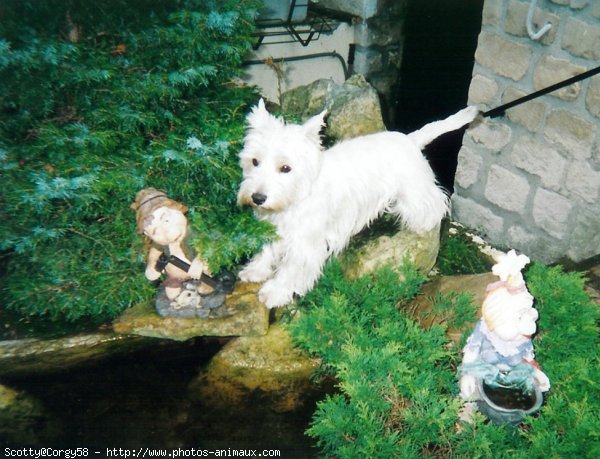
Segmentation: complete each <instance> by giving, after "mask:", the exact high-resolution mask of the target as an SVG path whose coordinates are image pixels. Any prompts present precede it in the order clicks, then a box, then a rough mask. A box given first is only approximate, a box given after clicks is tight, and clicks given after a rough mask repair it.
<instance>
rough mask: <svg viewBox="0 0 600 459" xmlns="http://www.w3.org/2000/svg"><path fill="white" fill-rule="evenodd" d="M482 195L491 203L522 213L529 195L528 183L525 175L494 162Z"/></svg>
mask: <svg viewBox="0 0 600 459" xmlns="http://www.w3.org/2000/svg"><path fill="white" fill-rule="evenodd" d="M484 195H485V197H486V199H487V200H488V201H490V202H491V203H494V204H496V205H497V206H499V207H501V208H503V209H506V210H509V211H511V212H517V213H518V214H522V213H523V211H524V210H525V204H526V203H527V196H528V195H529V183H527V179H526V178H525V177H523V176H521V175H518V174H515V173H513V172H511V171H509V170H507V169H505V168H503V167H501V166H498V165H495V164H494V165H492V166H491V167H490V170H489V172H488V176H487V180H486V184H485V191H484Z"/></svg>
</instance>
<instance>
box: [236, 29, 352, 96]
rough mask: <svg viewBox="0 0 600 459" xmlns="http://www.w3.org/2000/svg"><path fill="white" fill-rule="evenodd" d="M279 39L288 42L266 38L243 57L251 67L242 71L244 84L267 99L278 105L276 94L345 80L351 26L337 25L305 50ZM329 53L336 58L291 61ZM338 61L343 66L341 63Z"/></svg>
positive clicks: (298, 44)
mask: <svg viewBox="0 0 600 459" xmlns="http://www.w3.org/2000/svg"><path fill="white" fill-rule="evenodd" d="M298 28H299V29H300V28H303V27H301V26H299V27H298ZM304 28H305V27H304ZM275 29H276V28H272V29H267V30H275ZM280 29H281V28H280ZM302 37H303V38H305V37H306V34H302ZM283 39H290V37H289V36H287V37H286V36H283V37H281V36H278V37H267V38H265V39H264V43H263V44H261V45H260V46H259V47H258V49H256V50H255V51H253V52H252V53H251V54H250V55H248V56H247V57H246V59H247V61H249V62H252V64H251V65H247V66H246V67H245V69H246V75H245V78H244V80H245V81H246V82H247V83H248V84H252V85H256V86H258V87H259V88H260V92H261V93H262V94H263V95H264V96H265V97H267V99H269V100H271V101H273V102H275V103H278V104H280V103H281V101H280V100H279V98H280V97H279V96H280V94H281V93H283V92H286V91H288V90H290V89H293V88H296V87H298V86H302V85H306V84H309V83H312V82H313V81H315V80H318V79H321V78H328V79H331V80H333V81H334V82H335V83H337V84H342V83H343V82H344V81H345V80H346V75H345V73H344V64H346V65H347V62H348V52H349V48H350V44H351V43H353V42H354V26H353V25H350V24H346V23H340V24H337V25H335V30H333V32H332V33H327V34H321V35H320V37H319V39H318V40H314V41H311V42H310V43H309V44H308V46H302V44H300V43H299V42H293V43H280V41H282V40H283ZM332 52H335V53H337V54H338V55H339V57H338V58H336V57H333V56H328V57H320V58H316V59H315V58H310V57H309V58H307V59H301V60H292V59H296V58H299V57H302V56H311V55H315V54H321V53H332ZM290 58H292V59H290ZM340 59H343V61H344V62H343V63H342V62H341V61H340ZM265 62H269V63H270V64H266V63H265Z"/></svg>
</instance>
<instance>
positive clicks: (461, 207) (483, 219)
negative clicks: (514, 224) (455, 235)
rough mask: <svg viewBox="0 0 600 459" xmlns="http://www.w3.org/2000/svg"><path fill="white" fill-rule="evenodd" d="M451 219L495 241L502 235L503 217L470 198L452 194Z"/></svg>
mask: <svg viewBox="0 0 600 459" xmlns="http://www.w3.org/2000/svg"><path fill="white" fill-rule="evenodd" d="M452 219H453V220H456V221H457V222H459V223H462V224H463V225H465V226H468V227H469V228H473V229H474V230H477V231H478V232H479V233H481V234H483V235H485V236H488V239H489V240H490V241H497V240H499V239H500V238H501V237H502V235H503V226H504V219H503V218H502V217H500V216H498V215H496V214H494V212H492V211H491V210H490V209H489V208H488V207H486V206H482V205H481V204H478V203H477V202H475V201H473V200H472V199H470V198H467V197H462V196H459V195H458V194H456V193H454V194H453V195H452Z"/></svg>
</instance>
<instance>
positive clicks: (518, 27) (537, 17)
mask: <svg viewBox="0 0 600 459" xmlns="http://www.w3.org/2000/svg"><path fill="white" fill-rule="evenodd" d="M529 3H530V2H527V3H525V2H520V1H516V0H511V1H510V2H509V4H508V10H507V12H506V20H505V21H504V31H505V32H507V33H509V34H511V35H517V36H520V37H528V36H529V34H528V33H527V13H528V11H529ZM538 4H539V3H538ZM559 22H560V20H559V17H558V16H556V15H555V14H552V13H550V12H549V11H546V10H543V9H541V8H537V7H536V8H535V11H534V13H533V27H534V29H535V30H539V29H541V28H542V27H543V26H544V25H546V24H548V23H550V24H551V25H552V27H551V28H550V30H548V32H546V33H545V34H544V35H543V36H542V37H541V38H540V39H539V40H538V41H539V42H540V43H543V44H545V45H549V44H551V43H553V42H554V39H555V38H556V32H557V30H558V26H559Z"/></svg>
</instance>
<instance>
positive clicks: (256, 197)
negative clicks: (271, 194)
mask: <svg viewBox="0 0 600 459" xmlns="http://www.w3.org/2000/svg"><path fill="white" fill-rule="evenodd" d="M266 200H267V195H266V194H262V193H254V194H252V202H253V203H254V204H256V205H257V206H260V205H262V204H264V203H265V201H266Z"/></svg>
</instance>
